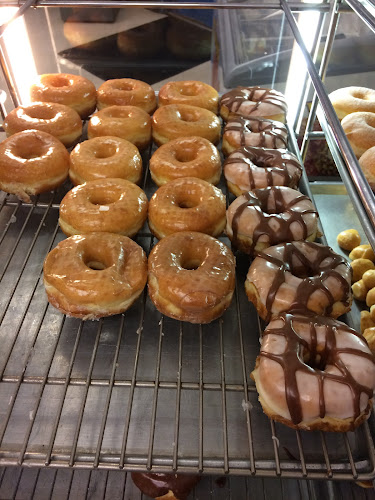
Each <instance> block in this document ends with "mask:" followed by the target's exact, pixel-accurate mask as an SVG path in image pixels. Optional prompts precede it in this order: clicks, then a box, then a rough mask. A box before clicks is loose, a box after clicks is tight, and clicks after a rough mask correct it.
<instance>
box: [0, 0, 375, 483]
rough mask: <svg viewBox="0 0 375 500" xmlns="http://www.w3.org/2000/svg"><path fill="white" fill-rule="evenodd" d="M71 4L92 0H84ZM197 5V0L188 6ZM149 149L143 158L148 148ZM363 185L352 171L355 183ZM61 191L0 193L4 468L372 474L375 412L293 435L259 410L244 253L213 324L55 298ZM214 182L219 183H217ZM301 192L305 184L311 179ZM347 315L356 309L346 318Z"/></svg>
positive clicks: (144, 304) (147, 240) (338, 132)
mask: <svg viewBox="0 0 375 500" xmlns="http://www.w3.org/2000/svg"><path fill="white" fill-rule="evenodd" d="M351 1H354V0H351ZM8 4H9V5H11V4H12V2H8ZM71 4H72V2H70V3H69V2H64V3H62V2H53V1H52V2H51V1H49V2H40V5H55V6H57V5H58V6H61V5H64V6H65V5H67V6H70V5H71ZM112 4H113V2H108V3H107V4H106V6H108V7H110V6H113V5H112ZM129 4H133V6H134V4H137V5H138V2H129ZM154 4H155V2H142V4H141V3H139V6H140V5H142V7H143V6H154ZM74 5H77V2H75V3H74ZM79 5H90V6H93V5H98V4H96V3H95V2H94V1H90V2H85V1H84V0H82V1H81V2H79ZM172 5H173V6H175V4H172ZM186 5H187V4H184V7H186ZM194 5H195V6H196V7H197V8H200V7H201V8H203V5H204V4H203V3H196V4H189V6H191V7H192V8H194ZM220 5H221V4H220ZM280 5H281V7H282V9H283V11H284V12H285V15H286V19H287V22H288V23H289V24H290V27H291V29H292V31H293V33H294V36H295V38H296V39H297V41H298V42H299V43H300V45H301V46H302V47H303V42H302V41H301V39H300V35H299V32H298V28H296V26H295V22H294V18H293V15H292V14H291V8H290V5H289V4H287V3H286V2H284V1H283V0H281V4H280ZM116 6H121V2H116ZM163 6H167V7H168V6H169V5H167V4H163ZM180 6H181V4H180ZM212 6H213V4H210V7H212ZM231 6H232V4H231ZM233 6H234V7H236V4H233ZM254 6H255V7H256V5H255V4H253V5H252V7H254ZM205 7H207V5H205ZM224 7H225V8H227V7H228V6H224ZM241 7H243V5H241ZM304 51H305V55H306V59H307V60H308V61H310V64H309V71H310V75H311V78H312V80H313V84H314V86H315V89H316V91H317V93H318V96H319V98H320V101H321V103H322V105H323V107H324V109H325V113H326V115H327V116H328V126H329V128H330V130H331V129H333V130H334V137H335V139H336V141H331V142H332V144H331V147H332V148H335V147H337V143H338V144H339V146H340V148H341V150H342V149H344V150H345V154H344V159H345V160H346V159H347V158H349V159H351V157H350V152H348V151H346V149H347V142H345V137H343V135H344V134H343V132H342V129H341V127H340V125H339V124H337V123H336V121H335V120H334V118H333V114H334V112H333V110H332V107H331V108H330V107H329V106H330V103H329V101H328V98H327V96H326V94H325V92H324V87H323V86H322V84H321V80H320V79H319V76H318V75H317V72H316V69H315V66H314V64H313V63H312V61H311V58H310V56H309V55H308V54H307V53H306V49H304ZM8 83H10V82H9V81H8ZM11 90H12V89H10V91H11ZM290 133H291V139H290V149H291V150H292V151H294V152H295V153H296V154H297V155H299V151H298V148H297V141H296V139H295V137H294V135H293V132H292V130H291V129H290ZM148 153H149V154H148V155H144V164H145V167H147V163H148V157H149V156H150V154H151V153H152V151H151V150H150V151H149V152H148ZM345 164H346V161H345ZM354 172H355V173H356V167H354ZM352 177H353V176H352V175H351V176H350V178H348V179H346V183H347V189H348V192H349V191H350V195H351V198H352V202H353V199H354V200H357V201H358V203H357V205H358V206H356V209H358V210H359V215H360V220H361V222H362V223H363V222H364V224H365V231H366V233H367V230H368V218H369V216H368V213H367V211H366V209H365V208H364V207H363V201H362V198H361V196H360V195H358V192H357V189H356V187H355V183H354V184H353V181H352ZM362 182H363V179H362V178H361V177H360V176H358V184H359V185H360V184H361V183H362ZM364 185H365V184H364ZM70 187H71V186H70V184H69V183H68V182H67V183H65V184H64V185H63V186H62V187H61V188H59V189H58V190H57V191H56V192H54V193H52V194H43V195H41V196H38V197H36V198H35V200H34V202H33V203H21V202H20V201H19V200H17V198H15V197H14V196H12V195H7V194H5V193H1V195H0V228H1V233H0V263H1V269H0V279H1V292H2V293H1V296H0V338H1V339H2V344H1V350H0V401H1V404H0V464H1V465H3V466H6V465H17V464H18V465H24V466H39V467H44V466H48V467H73V468H77V469H79V468H87V469H93V468H94V469H95V468H103V469H126V470H152V471H155V472H157V471H160V472H171V471H178V472H193V473H204V474H229V475H247V476H250V475H253V476H258V477H274V478H276V477H280V478H297V479H302V478H307V479H327V478H328V479H335V480H338V479H342V480H353V479H355V480H372V479H373V478H374V477H375V450H374V444H373V435H374V415H373V414H371V416H370V419H369V421H367V422H365V423H364V424H363V425H361V426H360V427H359V428H358V429H357V430H356V431H355V432H350V433H344V434H337V433H323V432H310V433H309V432H300V431H294V430H292V429H289V428H287V427H285V426H283V425H281V424H279V423H277V422H274V421H272V420H269V419H268V418H267V417H266V416H265V415H264V414H263V411H262V409H261V406H260V404H259V402H258V397H257V392H256V389H255V385H254V383H253V381H252V380H251V378H250V372H251V370H252V369H253V367H254V364H255V359H256V356H257V354H258V352H259V337H260V335H261V331H262V328H263V326H264V325H262V324H261V322H260V320H259V318H258V316H257V314H256V312H255V310H254V308H253V306H252V305H251V304H250V303H249V302H248V300H247V297H246V295H245V291H244V287H243V283H244V280H245V276H246V273H247V270H248V266H249V259H248V257H247V256H244V255H241V254H239V253H238V254H237V255H236V257H237V270H236V278H237V282H236V293H235V296H234V299H233V302H232V304H231V306H230V307H229V309H228V310H227V311H226V312H225V314H224V315H223V317H222V318H220V319H219V320H216V321H214V322H212V323H210V324H208V325H192V324H188V323H179V322H177V321H175V320H171V319H169V318H167V317H164V316H162V315H161V314H160V313H159V312H158V311H157V310H156V309H155V307H154V306H153V304H152V303H151V301H150V299H149V297H148V295H147V290H145V291H144V293H143V295H142V297H141V298H140V299H138V301H137V302H136V303H135V304H134V306H133V307H132V308H131V309H129V311H127V312H126V313H124V314H122V315H117V316H113V317H110V318H106V319H102V320H99V321H97V322H90V321H86V322H83V321H80V320H77V319H74V318H69V317H65V316H63V315H61V314H60V313H59V312H58V311H56V310H55V309H54V308H53V307H52V306H50V305H49V304H48V302H47V300H46V296H45V293H44V287H43V282H42V266H43V259H44V257H45V255H46V254H47V253H48V251H49V250H50V249H52V248H53V247H54V246H55V245H56V244H57V243H58V242H59V241H61V240H62V239H63V238H64V236H63V234H62V233H61V231H60V230H59V226H58V222H57V220H58V207H59V202H60V200H61V199H62V197H63V196H64V194H65V192H66V191H67V190H68V189H69V188H70ZM143 187H144V189H145V191H146V193H147V195H148V197H150V196H151V195H152V194H153V192H154V191H155V189H156V188H155V186H154V185H153V184H152V182H151V180H150V176H149V174H148V171H147V168H146V169H145V176H144V181H143ZM220 187H221V188H222V189H223V190H224V191H225V192H226V187H225V185H224V183H223V182H222V184H221V185H220ZM301 191H302V192H304V193H306V194H309V195H310V194H311V192H310V187H309V183H308V180H307V177H306V175H304V177H303V181H302V185H301ZM227 196H228V201H229V195H228V194H227ZM330 196H331V198H332V199H331V201H332V203H333V204H334V196H332V195H330ZM346 200H347V201H346V202H347V205H348V206H350V207H351V206H352V204H351V202H350V201H349V198H347V197H346ZM361 210H362V211H361ZM353 217H355V216H354V213H353ZM349 220H350V221H351V219H350V218H349V217H348V218H347V222H349ZM356 220H357V219H353V224H357V223H358V221H357V222H356ZM366 224H367V226H366ZM335 228H336V226H335V224H332V225H331V226H329V227H328V228H327V226H326V227H323V230H325V231H326V232H327V236H329V238H331V239H332V238H334V237H335V235H333V234H331V233H332V232H334V231H335ZM328 229H329V231H330V234H329V235H328ZM221 239H222V240H223V241H224V242H226V243H227V244H228V243H229V241H228V240H227V239H226V238H225V237H222V238H221ZM135 240H136V241H137V243H139V244H140V245H141V246H142V247H143V248H144V249H145V251H146V252H147V253H149V251H150V249H151V248H152V246H153V245H154V243H155V241H154V238H153V237H152V235H151V234H150V233H149V231H148V228H147V227H146V228H144V230H143V231H142V232H141V233H139V234H138V235H137V237H136V238H135ZM347 321H348V323H349V324H352V323H355V322H356V319H355V318H352V317H351V314H349V315H348V317H347Z"/></svg>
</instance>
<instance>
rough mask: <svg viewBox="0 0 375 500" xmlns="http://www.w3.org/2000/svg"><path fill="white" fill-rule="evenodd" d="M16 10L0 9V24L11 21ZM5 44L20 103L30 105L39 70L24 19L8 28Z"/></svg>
mask: <svg viewBox="0 0 375 500" xmlns="http://www.w3.org/2000/svg"><path fill="white" fill-rule="evenodd" d="M16 10H17V8H13V7H2V8H0V24H3V23H4V22H6V21H7V20H8V19H10V17H11V16H12V15H13V14H14V12H15V11H16ZM3 42H4V44H5V49H6V52H7V54H8V56H9V60H10V61H11V69H12V71H13V75H14V80H15V82H16V84H17V91H18V96H19V98H20V101H21V102H22V103H23V104H25V103H28V102H30V97H29V89H30V86H31V84H32V83H33V81H34V80H35V78H36V76H37V70H36V66H35V61H34V57H33V53H32V50H31V46H30V40H29V37H28V34H27V30H26V26H25V22H24V19H23V17H19V18H18V19H16V20H15V21H13V22H12V23H11V24H10V25H9V26H8V28H7V29H6V30H5V33H4V36H3Z"/></svg>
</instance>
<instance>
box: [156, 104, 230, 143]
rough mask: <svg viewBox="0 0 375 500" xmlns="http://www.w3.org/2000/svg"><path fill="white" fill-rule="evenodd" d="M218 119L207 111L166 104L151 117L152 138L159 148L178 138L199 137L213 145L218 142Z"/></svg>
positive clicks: (219, 127) (193, 107)
mask: <svg viewBox="0 0 375 500" xmlns="http://www.w3.org/2000/svg"><path fill="white" fill-rule="evenodd" d="M220 133H221V126H220V120H219V118H218V117H217V116H216V115H215V114H214V113H212V112H211V111H208V109H203V108H198V107H197V106H190V105H188V104H167V105H166V106H162V107H161V108H158V109H157V110H156V111H155V113H154V115H153V117H152V137H153V139H154V142H155V143H156V144H157V145H158V146H160V145H161V144H165V143H166V142H168V141H170V140H171V139H177V138H178V137H191V136H199V137H204V138H205V139H208V140H209V141H210V142H212V143H213V144H217V143H218V142H219V140H220Z"/></svg>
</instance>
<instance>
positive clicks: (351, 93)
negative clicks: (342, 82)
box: [328, 87, 375, 120]
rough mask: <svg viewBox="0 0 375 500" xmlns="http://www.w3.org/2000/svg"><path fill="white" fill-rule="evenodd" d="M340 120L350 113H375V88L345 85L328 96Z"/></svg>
mask: <svg viewBox="0 0 375 500" xmlns="http://www.w3.org/2000/svg"><path fill="white" fill-rule="evenodd" d="M328 97H329V98H330V100H331V103H332V106H333V107H334V109H335V111H336V114H337V116H338V118H340V120H341V119H342V118H344V116H346V115H348V114H349V113H356V112H357V111H367V112H369V113H375V90H372V89H367V88H366V87H344V88H342V89H337V90H335V91H333V92H331V94H329V96H328Z"/></svg>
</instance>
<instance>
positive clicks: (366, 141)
mask: <svg viewBox="0 0 375 500" xmlns="http://www.w3.org/2000/svg"><path fill="white" fill-rule="evenodd" d="M341 126H342V128H343V130H344V132H345V135H346V137H347V138H348V141H349V143H350V145H351V147H352V149H353V152H354V154H355V155H356V157H357V158H359V157H360V156H361V155H363V153H364V152H365V151H367V150H368V149H370V148H372V147H373V146H375V113H367V112H363V111H362V112H358V113H350V114H349V115H346V116H345V117H344V118H343V119H342V122H341Z"/></svg>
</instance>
